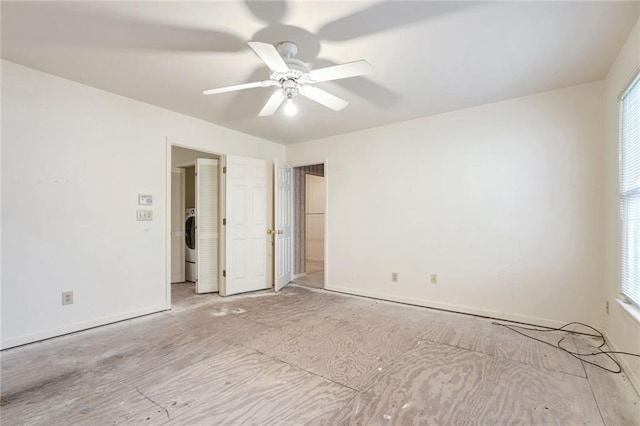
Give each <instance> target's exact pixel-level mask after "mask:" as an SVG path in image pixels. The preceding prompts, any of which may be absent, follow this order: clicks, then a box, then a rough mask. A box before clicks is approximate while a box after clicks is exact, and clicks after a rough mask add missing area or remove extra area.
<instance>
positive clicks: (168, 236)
mask: <svg viewBox="0 0 640 426" xmlns="http://www.w3.org/2000/svg"><path fill="white" fill-rule="evenodd" d="M174 146H176V147H178V148H185V149H190V150H192V151H199V152H202V153H205V154H211V155H217V156H218V157H219V159H218V161H219V162H220V170H222V168H223V167H224V166H225V165H226V157H225V154H221V153H219V152H215V151H209V150H207V149H202V148H196V147H193V146H190V145H185V144H181V143H179V142H172V141H170V140H169V139H168V138H167V139H166V146H165V149H166V164H165V215H166V217H165V225H166V226H165V238H164V246H165V247H164V248H165V265H166V268H165V274H164V275H165V285H166V293H165V304H166V309H167V310H170V309H171V170H172V169H173V166H172V164H171V149H172V148H173V147H174ZM186 163H187V162H183V163H180V165H176V167H180V166H182V167H185V164H186ZM194 164H195V161H194ZM218 185H219V186H220V188H219V194H220V195H219V201H218V208H219V209H220V211H221V212H225V211H226V205H225V175H224V174H223V173H220V180H219V182H218ZM223 216H224V214H220V222H221V223H220V224H219V226H220V228H219V229H220V233H219V234H220V238H219V242H218V244H219V250H218V262H220V265H224V261H225V253H224V244H225V232H224V228H223V226H222V217H223ZM218 269H219V271H220V276H219V286H222V285H224V278H223V276H222V270H223V268H218Z"/></svg>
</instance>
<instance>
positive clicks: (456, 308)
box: [325, 283, 565, 327]
mask: <svg viewBox="0 0 640 426" xmlns="http://www.w3.org/2000/svg"><path fill="white" fill-rule="evenodd" d="M325 290H329V291H336V292H338V293H345V294H351V295H355V296H364V297H370V298H372V299H379V300H385V301H389V302H399V303H406V304H408V305H415V306H423V307H425V308H433V309H441V310H444V311H451V312H460V313H463V314H471V315H477V316H481V317H488V318H495V319H499V320H505V321H514V322H520V323H525V324H531V325H540V326H543V327H560V326H563V325H565V323H563V322H560V321H555V320H549V319H545V318H536V317H529V316H525V315H519V314H512V313H508V312H499V311H492V310H488V309H478V308H474V307H471V306H464V305H454V304H449V303H441V302H434V301H432V300H424V299H415V298H411V297H403V296H396V295H392V294H384V293H376V292H373V291H366V290H360V289H354V288H350V287H341V286H333V285H327V284H326V283H325Z"/></svg>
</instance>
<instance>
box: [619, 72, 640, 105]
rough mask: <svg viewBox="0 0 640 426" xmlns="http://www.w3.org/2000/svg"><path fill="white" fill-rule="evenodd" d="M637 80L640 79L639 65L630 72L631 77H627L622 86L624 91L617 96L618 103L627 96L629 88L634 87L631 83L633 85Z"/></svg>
mask: <svg viewBox="0 0 640 426" xmlns="http://www.w3.org/2000/svg"><path fill="white" fill-rule="evenodd" d="M637 79H640V64H638V65H636V67H635V68H634V69H633V71H631V75H630V76H629V78H628V79H627V80H626V81H625V82H624V84H623V86H622V87H624V89H622V91H621V92H620V95H619V96H618V102H620V101H622V99H623V98H624V97H625V96H627V93H629V90H631V87H632V86H634V84H633V83H635V82H636V80H637Z"/></svg>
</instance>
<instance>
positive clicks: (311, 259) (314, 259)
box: [305, 257, 324, 262]
mask: <svg viewBox="0 0 640 426" xmlns="http://www.w3.org/2000/svg"><path fill="white" fill-rule="evenodd" d="M307 260H310V261H312V262H324V259H320V258H315V257H307V258H306V259H305V261H307Z"/></svg>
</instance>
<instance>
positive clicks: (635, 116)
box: [620, 75, 640, 306]
mask: <svg viewBox="0 0 640 426" xmlns="http://www.w3.org/2000/svg"><path fill="white" fill-rule="evenodd" d="M620 208H621V218H622V283H621V292H622V294H623V295H624V296H625V297H626V298H628V299H630V300H631V302H633V303H635V304H636V305H637V306H640V75H639V76H637V77H636V78H635V80H633V82H632V83H631V84H630V85H629V87H628V88H627V90H626V91H625V92H624V93H623V94H622V98H621V99H620Z"/></svg>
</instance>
